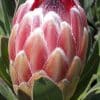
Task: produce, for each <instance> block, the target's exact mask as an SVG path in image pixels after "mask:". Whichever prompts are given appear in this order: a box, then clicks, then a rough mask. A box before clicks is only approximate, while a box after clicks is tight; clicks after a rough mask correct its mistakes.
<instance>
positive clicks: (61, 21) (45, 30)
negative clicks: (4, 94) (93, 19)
mask: <svg viewBox="0 0 100 100" xmlns="http://www.w3.org/2000/svg"><path fill="white" fill-rule="evenodd" d="M45 1H46V0H44V1H43V3H41V5H40V6H39V7H38V8H35V6H36V7H37V6H38V5H39V4H40V2H37V5H36V3H35V2H36V1H34V0H27V1H26V2H25V3H24V4H22V5H21V6H20V7H19V9H18V11H17V13H16V15H15V17H14V20H13V28H12V32H11V36H10V39H9V58H10V63H11V66H10V73H11V78H12V82H13V84H14V85H16V86H18V85H19V87H21V88H22V87H23V85H22V84H24V90H25V87H27V86H28V87H30V84H31V83H33V82H32V80H34V77H35V78H36V77H38V76H44V77H48V78H50V79H52V80H53V81H54V82H56V83H60V82H61V81H62V80H64V79H66V80H67V81H70V82H71V81H72V80H73V79H74V78H79V77H80V74H81V72H82V70H83V64H84V62H85V58H86V52H87V45H88V32H87V23H86V17H85V14H84V11H83V9H82V8H81V7H80V5H79V3H78V2H77V1H76V0H69V1H67V0H62V1H60V0H56V2H57V1H58V2H60V5H62V6H63V7H62V9H61V7H60V6H59V3H58V5H57V7H58V8H57V7H56V5H55V6H54V5H53V4H52V5H51V3H50V1H51V0H47V2H48V3H45ZM67 2H68V3H67ZM52 3H53V2H52ZM46 4H48V5H47V7H46ZM59 9H60V10H59ZM61 11H62V12H64V15H61V14H62V12H61ZM36 79H37V78H36ZM25 84H27V86H26V85H25ZM28 87H27V88H28ZM17 88H18V87H17ZM26 90H28V89H26ZM29 90H30V89H29ZM29 94H30V93H29Z"/></svg>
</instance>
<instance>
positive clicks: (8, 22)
mask: <svg viewBox="0 0 100 100" xmlns="http://www.w3.org/2000/svg"><path fill="white" fill-rule="evenodd" d="M1 3H2V9H3V16H4V23H5V24H4V25H5V28H6V32H7V33H5V34H6V35H9V34H10V19H9V16H8V12H7V9H8V8H7V6H6V0H1ZM8 5H9V4H8Z"/></svg>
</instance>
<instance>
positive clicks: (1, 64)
mask: <svg viewBox="0 0 100 100" xmlns="http://www.w3.org/2000/svg"><path fill="white" fill-rule="evenodd" d="M24 1H25V0H0V35H2V36H0V37H1V38H0V77H1V78H0V99H2V98H3V100H4V97H3V96H5V98H6V99H7V100H17V98H16V96H15V95H14V94H13V90H12V84H11V80H10V77H9V61H8V53H7V44H8V38H7V37H9V34H10V29H11V21H12V18H13V16H14V13H15V11H16V9H17V8H18V6H19V5H20V4H21V3H23V2H24ZM80 2H81V5H82V6H83V7H84V9H85V11H86V14H87V19H88V24H89V38H90V39H89V49H88V54H87V62H86V65H85V68H84V71H83V74H82V76H81V80H80V82H79V84H78V86H77V89H76V92H75V94H74V95H73V97H72V100H77V99H78V100H84V99H86V100H94V98H96V100H99V98H100V1H99V0H80ZM2 82H3V83H4V84H1V83H2ZM5 87H6V88H7V90H6V89H5ZM8 92H9V93H8ZM21 93H22V92H21ZM54 99H55V98H54ZM37 100H38V99H37ZM52 100H53V99H52Z"/></svg>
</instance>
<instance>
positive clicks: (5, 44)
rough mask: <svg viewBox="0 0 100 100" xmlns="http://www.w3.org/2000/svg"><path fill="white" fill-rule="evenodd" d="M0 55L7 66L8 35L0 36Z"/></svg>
mask: <svg viewBox="0 0 100 100" xmlns="http://www.w3.org/2000/svg"><path fill="white" fill-rule="evenodd" d="M0 42H1V57H2V59H3V60H4V61H5V65H6V66H7V67H8V66H9V57H8V37H5V36H1V39H0Z"/></svg>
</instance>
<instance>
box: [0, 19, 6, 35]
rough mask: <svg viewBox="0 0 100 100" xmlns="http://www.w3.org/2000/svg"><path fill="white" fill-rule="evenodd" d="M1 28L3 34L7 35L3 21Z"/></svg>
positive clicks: (0, 24)
mask: <svg viewBox="0 0 100 100" xmlns="http://www.w3.org/2000/svg"><path fill="white" fill-rule="evenodd" d="M0 27H1V28H2V30H3V32H4V33H6V29H5V26H4V23H3V22H2V21H1V20H0ZM0 34H2V33H0Z"/></svg>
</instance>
